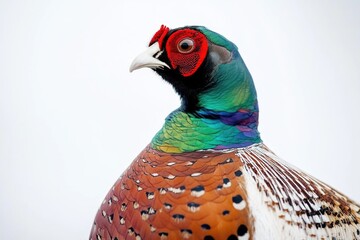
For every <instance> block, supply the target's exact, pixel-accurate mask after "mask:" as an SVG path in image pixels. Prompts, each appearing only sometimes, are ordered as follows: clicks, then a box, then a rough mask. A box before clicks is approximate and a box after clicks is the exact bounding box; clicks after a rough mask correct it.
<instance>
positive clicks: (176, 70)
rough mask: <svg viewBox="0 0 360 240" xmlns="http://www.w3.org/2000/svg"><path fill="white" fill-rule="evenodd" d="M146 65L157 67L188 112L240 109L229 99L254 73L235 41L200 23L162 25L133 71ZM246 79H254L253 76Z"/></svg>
mask: <svg viewBox="0 0 360 240" xmlns="http://www.w3.org/2000/svg"><path fill="white" fill-rule="evenodd" d="M231 64H232V66H229V67H223V66H224V65H231ZM143 67H149V68H151V69H153V70H154V71H155V72H157V73H158V74H159V75H160V76H161V77H162V78H163V79H164V80H166V81H167V82H169V83H170V84H171V85H172V86H173V87H174V89H175V90H176V92H177V93H178V94H179V95H180V97H181V99H182V109H183V110H184V111H186V112H194V111H196V110H198V109H200V108H207V109H211V110H229V109H234V110H235V109H238V108H239V107H241V106H240V105H239V104H238V105H239V106H238V105H236V106H235V104H232V103H228V102H229V101H228V99H230V98H231V99H232V98H234V96H232V95H233V94H234V93H237V92H238V89H240V88H243V86H244V84H242V83H243V82H244V79H245V80H246V78H247V77H248V76H247V75H249V76H250V74H249V73H248V71H247V69H246V66H245V64H244V63H243V61H242V59H241V57H240V55H239V53H238V51H237V47H236V46H235V45H234V44H233V43H231V42H230V41H228V40H227V39H226V38H224V37H223V36H221V35H220V34H217V33H215V32H212V31H210V30H208V29H206V28H204V27H199V26H191V27H182V28H177V29H172V30H170V29H169V28H167V27H165V26H163V25H162V26H161V28H160V30H158V31H157V32H156V33H155V34H154V36H153V37H152V39H151V41H150V43H149V48H148V49H147V50H146V51H145V52H143V53H142V54H140V55H139V56H138V57H136V58H135V59H134V61H133V62H132V64H131V66H130V71H131V72H132V71H134V70H137V69H140V68H143ZM246 81H251V82H252V79H251V76H250V77H248V79H247V80H246ZM243 90H245V91H246V89H244V88H243ZM235 99H236V97H235ZM214 104H215V105H218V106H215V105H214ZM228 105H229V106H228ZM230 105H233V106H230Z"/></svg>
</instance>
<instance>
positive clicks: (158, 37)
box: [149, 25, 169, 49]
mask: <svg viewBox="0 0 360 240" xmlns="http://www.w3.org/2000/svg"><path fill="white" fill-rule="evenodd" d="M168 32H169V28H168V27H166V26H165V25H161V27H160V29H159V30H158V31H157V32H156V33H155V35H154V36H153V37H152V39H151V41H150V43H149V46H151V45H153V44H154V43H155V42H158V43H159V46H160V49H162V45H163V42H164V38H165V36H166V34H167V33H168Z"/></svg>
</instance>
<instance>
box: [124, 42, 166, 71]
mask: <svg viewBox="0 0 360 240" xmlns="http://www.w3.org/2000/svg"><path fill="white" fill-rule="evenodd" d="M161 53H162V51H161V50H160V47H159V43H158V42H155V43H154V44H153V45H151V46H150V47H149V48H148V49H146V51H144V52H143V53H141V54H140V55H138V56H137V57H136V58H135V59H134V61H133V62H132V63H131V65H130V69H129V70H130V72H132V71H134V70H137V69H140V68H144V67H148V68H153V69H156V68H164V67H167V68H170V67H169V66H168V65H167V64H166V63H164V62H162V61H160V60H159V59H157V57H158V56H159V55H160V54H161Z"/></svg>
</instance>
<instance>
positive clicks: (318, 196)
mask: <svg viewBox="0 0 360 240" xmlns="http://www.w3.org/2000/svg"><path fill="white" fill-rule="evenodd" d="M144 67H148V68H151V69H153V70H154V71H155V72H156V73H157V74H158V75H160V76H161V77H162V78H163V79H164V80H165V81H167V82H169V83H170V84H171V85H172V86H173V88H174V89H175V91H176V92H177V93H178V94H179V96H180V98H181V106H180V107H179V108H178V109H177V110H175V111H173V112H172V113H171V114H170V115H169V116H168V117H167V118H166V120H165V124H164V125H163V127H162V128H161V129H160V131H159V132H158V133H157V134H156V135H155V137H154V138H153V139H152V141H151V143H150V144H149V145H148V146H146V147H145V149H144V150H143V151H142V152H141V153H140V154H139V155H138V156H137V157H136V158H135V160H134V161H133V162H132V163H131V165H130V166H129V167H128V169H127V170H126V171H125V172H124V173H123V174H122V175H121V176H120V178H119V179H118V180H117V181H116V183H115V184H114V185H113V187H112V188H111V189H110V191H109V193H108V194H107V196H106V197H105V199H104V201H103V203H102V205H101V206H100V208H99V210H98V212H97V214H96V217H95V220H94V222H93V226H92V230H91V233H90V239H91V240H122V239H129V240H131V239H135V240H140V239H161V240H164V239H204V240H212V239H228V240H232V239H239V240H245V239H261V240H262V239H277V240H278V239H336V240H339V239H360V223H359V221H360V206H359V204H357V203H355V202H353V201H352V200H350V199H349V198H348V197H346V196H345V195H343V194H341V193H339V192H338V191H336V190H334V189H333V188H332V187H330V186H328V185H326V184H325V183H323V182H321V181H319V180H317V179H316V178H314V177H312V176H310V175H308V174H306V173H304V172H302V171H301V170H299V169H297V168H295V167H293V166H291V165H290V164H288V163H286V162H284V161H282V160H281V159H279V157H277V156H276V155H275V154H274V153H273V152H272V151H271V150H270V149H269V148H268V147H267V146H266V145H265V144H264V143H263V142H262V140H261V138H260V134H259V132H258V130H257V127H258V115H259V110H258V103H257V96H256V90H255V86H254V83H253V80H252V77H251V75H250V73H249V71H248V69H247V67H246V65H245V63H244V61H243V60H242V58H241V56H240V54H239V52H238V50H237V47H236V45H235V44H233V43H232V42H231V41H229V40H227V39H226V38H225V37H223V36H222V35H220V34H218V33H215V32H213V31H211V30H209V29H207V28H205V27H201V26H187V27H182V28H177V29H169V28H168V27H165V26H163V25H162V26H161V28H160V30H158V31H157V32H156V33H155V35H154V36H153V38H152V39H151V41H150V43H149V48H148V49H147V50H146V51H145V52H144V53H142V54H140V55H139V56H138V57H136V58H135V60H134V61H133V63H132V64H131V67H130V71H134V70H137V69H140V68H144Z"/></svg>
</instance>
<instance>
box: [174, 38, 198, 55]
mask: <svg viewBox="0 0 360 240" xmlns="http://www.w3.org/2000/svg"><path fill="white" fill-rule="evenodd" d="M177 48H178V50H179V52H181V53H189V52H191V51H192V50H193V49H194V41H193V40H192V39H190V38H185V39H183V40H181V41H180V42H179V43H178V45H177Z"/></svg>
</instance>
